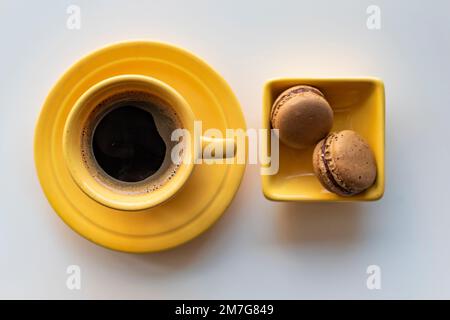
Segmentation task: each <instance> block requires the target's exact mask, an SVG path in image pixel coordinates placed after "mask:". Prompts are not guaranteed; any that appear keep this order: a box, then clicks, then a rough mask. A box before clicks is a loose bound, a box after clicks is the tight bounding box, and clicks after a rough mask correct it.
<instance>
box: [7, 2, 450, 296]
mask: <svg viewBox="0 0 450 320" xmlns="http://www.w3.org/2000/svg"><path fill="white" fill-rule="evenodd" d="M70 4H76V5H79V6H80V8H81V19H82V20H81V30H68V29H67V28H66V19H67V17H68V15H67V14H66V8H67V7H68V5H70ZM370 4H377V5H379V6H380V8H381V14H382V15H381V19H382V20H381V23H382V25H381V30H368V29H367V27H366V19H367V14H366V8H367V7H368V6H369V5H370ZM449 16H450V5H449V2H448V1H444V0H443V1H432V2H430V1H410V0H408V1H370V2H369V1H356V0H355V1H331V0H330V1H320V0H316V1H302V0H296V1H273V0H271V1H262V0H258V1H243V0H235V1H193V0H192V1H169V0H164V1H130V0H127V1H111V0H109V1H98V0H97V1H81V0H78V1H76V0H73V1H71V2H70V1H16V0H14V1H12V0H11V1H5V0H1V1H0V40H1V42H2V45H1V48H0V139H1V140H0V150H1V157H0V169H1V172H2V175H1V183H0V204H1V207H0V298H69V299H72V298H74V299H78V298H160V299H169V298H182V299H184V298H194V299H195V298H269V299H270V298H287V299H299V298H369V299H372V298H374V299H378V298H450V275H449V268H450V249H449V248H450V210H449V199H448V198H449V195H450V192H449V189H450V188H449V179H450V175H449V172H448V169H446V166H448V165H449V163H450V148H449V145H448V138H449V136H450V135H449V132H448V128H449V124H448V120H449V118H450V98H449V86H450V59H449V57H450V42H449V39H450V25H449V24H450V19H449ZM129 39H148V40H162V41H165V42H169V43H172V44H175V45H178V46H181V47H184V48H186V49H188V50H190V51H192V52H193V53H195V54H196V55H198V56H200V57H202V58H204V59H205V60H206V61H207V62H208V63H209V64H210V65H212V66H213V67H214V68H215V69H216V70H217V71H218V72H219V73H221V74H222V75H223V76H224V78H225V79H226V80H227V81H228V82H229V84H230V85H231V87H232V88H233V90H234V92H235V94H236V96H237V97H238V99H239V101H240V102H241V105H242V108H243V111H244V114H245V117H246V121H247V125H248V127H252V128H257V127H260V120H261V119H260V118H261V101H262V85H263V83H264V82H265V81H266V80H267V79H269V78H272V77H284V76H292V77H305V76H377V77H380V78H382V79H383V80H384V81H385V85H386V143H387V150H386V166H387V177H386V193H385V196H384V198H383V199H382V200H380V201H378V202H375V203H360V204H295V203H290V204H289V203H275V202H270V201H268V200H266V199H265V198H264V197H263V195H262V192H261V185H260V177H259V173H258V170H259V168H258V167H257V166H256V165H250V166H248V167H247V170H246V173H245V176H244V180H243V183H242V185H241V188H240V189H239V191H238V193H237V195H236V198H235V200H234V202H233V203H232V205H231V207H230V208H229V210H227V211H226V212H225V214H224V215H223V217H222V218H221V219H220V221H219V222H218V223H217V224H216V225H215V226H214V227H213V228H211V229H210V230H209V231H208V232H206V233H205V234H203V235H202V236H200V237H198V238H197V239H195V240H193V241H192V242H190V243H188V244H186V245H184V246H181V247H178V248H177V249H174V250H171V251H167V252H163V253H158V254H148V255H132V254H124V253H118V252H113V251H109V250H106V249H103V248H101V247H98V246H97V245H95V244H92V243H90V242H89V241H87V240H85V239H83V238H82V237H80V236H78V235H77V234H75V233H74V232H72V231H71V230H70V229H69V227H67V226H66V225H65V224H64V223H63V222H62V220H61V219H60V218H59V217H58V216H57V215H56V214H55V213H54V212H53V210H52V209H51V207H50V205H49V204H48V202H47V200H46V198H45V197H44V195H43V193H42V191H41V188H40V185H39V183H38V180H37V177H36V173H35V167H34V161H33V131H34V127H35V123H36V120H37V116H38V113H39V111H40V108H41V106H42V103H43V101H44V99H45V97H46V95H47V93H48V92H49V90H50V89H51V87H52V86H53V84H54V83H55V82H56V81H57V80H58V78H59V77H60V75H61V74H62V73H63V72H64V71H65V70H66V69H67V68H68V67H69V66H71V65H72V64H73V63H74V62H76V61H77V60H78V59H79V58H81V57H82V56H84V55H85V54H87V53H89V52H91V51H92V50H94V49H97V48H99V47H102V46H104V45H107V44H109V43H112V42H117V41H120V40H129ZM70 264H76V265H79V266H80V267H81V269H82V288H81V290H80V291H70V290H68V289H67V288H66V285H65V282H66V277H67V275H66V267H67V266H68V265H70ZM371 264H377V265H379V266H380V267H381V270H382V290H378V291H376V290H374V291H371V290H368V289H367V288H366V277H367V275H366V268H367V266H368V265H371Z"/></svg>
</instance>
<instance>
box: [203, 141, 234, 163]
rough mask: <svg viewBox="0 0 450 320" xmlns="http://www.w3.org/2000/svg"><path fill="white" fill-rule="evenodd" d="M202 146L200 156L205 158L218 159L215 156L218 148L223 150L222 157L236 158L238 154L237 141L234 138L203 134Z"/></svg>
mask: <svg viewBox="0 0 450 320" xmlns="http://www.w3.org/2000/svg"><path fill="white" fill-rule="evenodd" d="M200 146H201V148H200V150H199V151H200V152H201V155H200V156H201V157H202V158H203V159H217V158H216V156H215V151H217V150H222V157H221V158H222V159H227V158H234V157H235V156H236V149H237V146H236V141H235V139H232V138H212V137H208V136H201V137H200ZM211 151H214V152H211ZM219 159H220V157H219Z"/></svg>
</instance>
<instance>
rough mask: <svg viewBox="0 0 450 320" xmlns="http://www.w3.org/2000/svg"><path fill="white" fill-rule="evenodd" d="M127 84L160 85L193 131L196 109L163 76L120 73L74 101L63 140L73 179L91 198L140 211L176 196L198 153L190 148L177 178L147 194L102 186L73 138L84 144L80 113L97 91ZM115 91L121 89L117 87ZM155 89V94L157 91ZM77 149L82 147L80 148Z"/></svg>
mask: <svg viewBox="0 0 450 320" xmlns="http://www.w3.org/2000/svg"><path fill="white" fill-rule="evenodd" d="M126 84H128V85H130V84H139V85H144V86H147V87H148V88H153V89H155V88H158V90H159V91H160V92H164V93H165V94H168V95H169V96H170V98H171V99H172V100H173V101H174V103H171V106H172V107H173V108H174V109H175V111H176V113H177V115H178V116H179V118H180V122H181V125H182V127H183V128H184V129H187V130H188V131H189V132H191V133H192V132H193V124H194V120H195V117H194V113H193V111H192V109H191V107H190V106H189V104H188V102H187V101H186V100H185V99H184V98H183V96H181V95H180V94H179V93H178V92H177V91H176V90H175V89H174V88H172V87H171V86H169V85H168V84H166V83H165V82H163V81H161V80H158V79H156V78H153V77H149V76H144V75H135V74H127V75H117V76H113V77H110V78H107V79H104V80H101V81H100V82H98V83H96V84H94V85H93V86H91V87H90V88H89V89H88V90H86V91H85V92H84V93H83V94H82V95H81V96H80V97H79V98H78V99H77V101H76V102H75V103H74V105H73V107H72V109H71V110H70V112H69V115H68V116H67V118H66V122H65V125H64V133H63V141H62V142H63V156H64V160H65V162H66V165H67V167H68V169H69V172H70V175H71V176H72V179H73V180H74V181H75V183H76V184H77V185H78V187H79V188H80V189H81V190H82V191H83V192H84V193H85V194H87V195H88V196H89V197H90V198H91V199H93V200H95V201H97V202H98V203H100V204H102V205H105V206H107V207H110V208H113V209H117V210H125V211H136V210H144V209H148V208H151V207H155V206H157V205H159V204H161V203H163V202H165V201H167V200H169V199H170V198H172V197H173V196H174V195H175V194H176V193H177V192H178V191H179V190H180V189H181V188H182V187H183V185H184V184H185V183H186V181H187V180H188V179H189V177H190V175H191V173H192V171H193V168H194V161H193V157H194V154H193V151H192V150H190V152H188V153H187V155H185V156H187V157H190V158H189V159H188V160H189V161H182V163H181V164H180V167H179V168H178V169H177V172H176V174H175V177H176V178H175V179H173V178H172V179H170V181H169V182H168V183H166V184H165V185H164V186H163V187H162V188H159V189H157V190H155V191H152V192H150V193H147V194H144V195H138V196H136V195H126V194H120V193H118V192H113V191H111V190H108V189H107V188H106V187H105V186H102V184H101V183H99V182H98V181H96V180H95V179H94V178H93V177H92V176H91V174H90V173H89V172H88V170H87V168H86V167H85V165H84V164H83V163H82V161H80V160H81V149H80V148H76V147H74V145H73V144H74V143H73V142H74V141H75V143H76V141H77V140H76V139H77V135H78V139H79V140H80V144H81V132H80V130H79V128H80V127H82V125H83V124H81V123H80V121H79V120H81V119H80V116H81V115H80V114H81V113H82V112H83V111H85V110H84V108H87V107H89V101H90V99H92V98H93V97H95V96H96V95H97V94H100V92H102V91H103V90H107V89H108V88H111V90H112V91H113V90H114V88H116V89H117V88H118V87H120V86H123V88H125V87H126ZM149 92H150V91H149ZM115 93H117V91H116V92H115ZM151 93H152V94H154V91H153V92H151ZM92 110H93V108H91V110H89V111H88V112H91V111H92ZM191 145H192V144H191ZM191 148H192V147H191ZM76 150H78V152H77V151H76ZM77 153H78V155H77Z"/></svg>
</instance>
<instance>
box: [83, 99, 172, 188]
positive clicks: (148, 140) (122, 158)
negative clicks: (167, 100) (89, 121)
mask: <svg viewBox="0 0 450 320" xmlns="http://www.w3.org/2000/svg"><path fill="white" fill-rule="evenodd" d="M92 150H93V153H94V157H95V159H96V161H97V163H98V165H99V166H100V167H101V168H102V169H103V170H104V171H105V172H106V173H107V174H108V175H110V176H111V177H113V178H116V179H117V180H120V181H124V182H138V181H142V180H144V179H145V178H147V177H149V176H151V175H153V174H154V173H155V172H156V171H158V169H159V168H160V167H161V165H162V163H163V161H164V158H165V154H166V144H165V143H164V140H163V139H162V137H161V136H160V134H159V133H158V130H157V128H156V125H155V120H154V118H153V116H152V114H151V113H150V112H148V111H146V110H143V109H142V108H140V107H138V106H134V105H132V103H129V104H128V105H124V106H120V107H118V108H115V109H113V110H112V111H110V112H109V113H107V114H106V115H105V116H104V117H103V118H102V119H101V120H100V122H99V123H98V124H97V127H96V128H95V131H94V135H93V138H92Z"/></svg>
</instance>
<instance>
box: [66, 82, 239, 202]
mask: <svg viewBox="0 0 450 320" xmlns="http://www.w3.org/2000/svg"><path fill="white" fill-rule="evenodd" d="M130 103H131V104H135V105H136V107H138V108H141V109H143V110H144V109H145V110H146V111H148V112H149V113H150V114H151V115H152V117H153V119H154V121H155V124H156V127H157V129H158V133H159V134H160V135H161V136H162V137H163V140H164V142H165V144H166V151H165V155H164V160H163V162H162V164H161V167H160V168H159V169H158V170H157V171H156V172H155V173H154V174H152V175H150V176H148V177H145V178H143V179H142V180H139V181H132V182H130V181H122V180H121V179H120V178H117V177H114V176H111V175H110V174H108V172H107V171H105V169H104V168H102V166H101V165H100V164H99V161H98V159H97V158H96V154H95V150H94V149H95V148H94V147H93V143H94V142H95V137H96V135H95V134H96V130H97V127H98V126H99V123H101V121H102V120H103V119H106V117H107V115H108V114H110V113H111V112H112V111H113V110H117V109H118V108H120V107H123V106H124V105H129V104H130ZM199 120H201V119H196V118H195V115H194V113H193V111H192V108H191V106H190V105H189V103H188V102H187V101H186V100H185V99H184V98H183V97H182V96H181V95H180V94H179V93H178V92H177V91H176V90H175V89H173V88H172V87H170V86H169V85H168V84H166V83H164V82H162V81H160V80H157V79H155V78H151V77H148V76H143V75H119V76H114V77H111V78H108V79H105V80H103V81H101V82H99V83H97V84H95V85H93V86H92V87H91V88H89V89H88V90H87V91H86V92H85V93H84V94H82V95H81V96H80V98H79V99H78V100H77V101H76V103H75V104H74V106H73V108H72V109H71V111H70V113H69V116H68V118H67V120H66V123H65V127H64V134H63V155H64V160H65V162H66V165H67V168H68V170H69V172H70V174H71V176H72V178H73V180H74V181H75V182H76V184H77V185H78V187H79V188H80V189H81V190H82V191H83V192H84V193H86V194H87V195H88V196H89V197H90V198H92V199H93V200H95V201H97V202H98V203H100V204H102V205H105V206H107V207H110V208H114V209H118V210H143V209H147V208H151V207H154V206H157V205H159V204H161V203H163V202H165V201H167V200H169V199H170V198H172V197H173V196H174V195H175V194H176V193H177V192H179V191H180V190H181V189H182V187H183V185H185V183H186V181H187V180H188V179H189V177H190V175H191V173H192V171H193V169H194V164H195V160H196V157H198V156H199V155H201V154H202V152H201V150H203V147H204V146H205V145H206V144H211V143H213V144H215V145H221V146H224V147H225V148H226V149H227V150H226V152H223V153H222V155H223V157H227V156H234V152H233V151H234V150H235V149H236V143H235V141H234V140H232V139H219V138H211V137H203V136H201V137H200V138H199V141H200V146H196V144H195V143H194V142H193V141H189V140H190V138H189V137H194V131H195V130H194V122H195V121H199ZM128 126H129V127H133V125H132V124H128ZM111 130H112V131H111V132H114V131H113V130H114V128H111ZM175 130H184V131H185V132H188V133H189V135H186V136H182V137H181V138H180V139H178V140H176V141H173V135H172V133H173V132H174V131H175ZM125 134H126V133H125ZM108 143H109V142H108ZM106 147H107V148H113V146H110V145H107V146H106ZM175 147H176V148H177V149H176V150H177V152H176V155H177V160H176V161H175V160H174V157H173V155H174V152H173V151H174V150H175ZM198 149H200V150H198ZM230 149H231V152H229V150H230ZM126 150H127V149H126ZM199 151H200V152H199ZM127 152H128V151H127ZM127 152H126V153H127ZM128 153H130V154H133V151H132V150H131V151H130V152H128ZM203 165H207V164H203Z"/></svg>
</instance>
